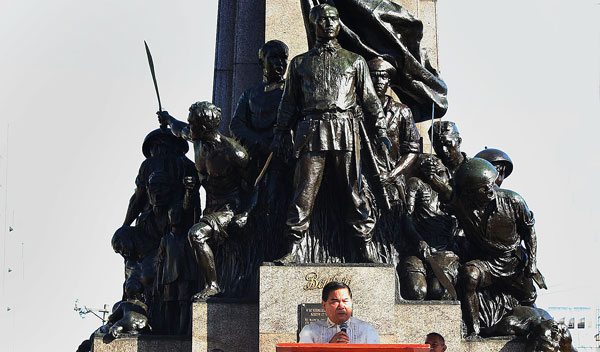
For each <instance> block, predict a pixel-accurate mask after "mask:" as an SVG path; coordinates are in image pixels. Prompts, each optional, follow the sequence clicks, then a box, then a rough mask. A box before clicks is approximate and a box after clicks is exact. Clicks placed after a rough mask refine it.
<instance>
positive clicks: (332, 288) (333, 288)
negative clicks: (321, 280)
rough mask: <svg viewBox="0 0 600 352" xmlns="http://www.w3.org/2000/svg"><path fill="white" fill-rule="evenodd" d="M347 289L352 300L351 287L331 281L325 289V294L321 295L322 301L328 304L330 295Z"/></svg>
mask: <svg viewBox="0 0 600 352" xmlns="http://www.w3.org/2000/svg"><path fill="white" fill-rule="evenodd" d="M342 288H345V289H347V290H348V294H349V295H350V298H352V290H350V286H348V285H346V284H345V283H343V282H339V281H331V282H329V283H328V284H327V285H325V286H324V287H323V293H322V294H321V299H322V300H323V302H326V301H327V300H328V299H329V294H330V293H331V292H333V291H336V290H339V289H342Z"/></svg>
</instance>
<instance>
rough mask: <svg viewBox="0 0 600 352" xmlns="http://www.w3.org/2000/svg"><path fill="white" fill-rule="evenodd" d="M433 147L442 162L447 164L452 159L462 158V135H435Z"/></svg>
mask: <svg viewBox="0 0 600 352" xmlns="http://www.w3.org/2000/svg"><path fill="white" fill-rule="evenodd" d="M433 149H434V150H435V154H437V156H438V157H439V158H440V159H441V160H442V162H443V163H444V164H447V163H448V162H449V161H450V160H454V159H457V158H460V137H458V136H454V135H450V134H443V135H440V136H439V137H438V138H435V137H434V141H433Z"/></svg>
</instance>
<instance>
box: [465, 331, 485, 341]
mask: <svg viewBox="0 0 600 352" xmlns="http://www.w3.org/2000/svg"><path fill="white" fill-rule="evenodd" d="M465 340H467V341H481V340H483V338H482V337H481V336H479V335H478V334H476V333H474V332H472V333H471V334H470V335H468V336H467V337H465Z"/></svg>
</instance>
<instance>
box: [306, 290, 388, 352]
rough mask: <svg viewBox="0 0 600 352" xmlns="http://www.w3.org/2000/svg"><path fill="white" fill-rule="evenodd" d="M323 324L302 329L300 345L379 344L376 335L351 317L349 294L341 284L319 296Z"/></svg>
mask: <svg viewBox="0 0 600 352" xmlns="http://www.w3.org/2000/svg"><path fill="white" fill-rule="evenodd" d="M321 298H322V300H323V302H322V304H323V308H324V309H325V314H327V320H321V321H317V322H313V323H310V324H308V325H306V326H305V327H304V328H303V329H302V331H300V341H299V342H300V343H328V342H329V343H379V334H377V331H375V329H374V328H373V326H371V324H369V323H367V322H364V321H362V320H360V319H357V318H354V317H353V316H352V291H351V290H350V287H348V285H346V284H344V283H341V282H336V281H333V282H330V283H328V284H327V285H325V287H323V293H322V294H321Z"/></svg>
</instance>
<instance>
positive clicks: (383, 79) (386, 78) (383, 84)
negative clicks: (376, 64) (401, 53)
mask: <svg viewBox="0 0 600 352" xmlns="http://www.w3.org/2000/svg"><path fill="white" fill-rule="evenodd" d="M371 80H372V81H373V86H374V87H375V92H376V93H377V96H379V97H381V96H383V95H384V94H385V92H387V90H388V88H389V86H390V75H389V74H388V73H387V72H386V71H373V72H371Z"/></svg>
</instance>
